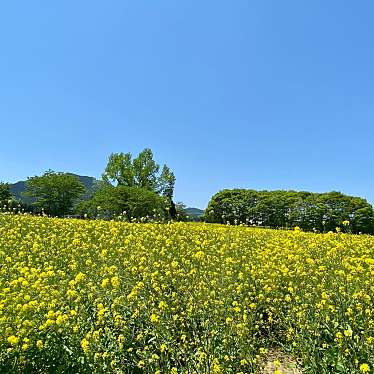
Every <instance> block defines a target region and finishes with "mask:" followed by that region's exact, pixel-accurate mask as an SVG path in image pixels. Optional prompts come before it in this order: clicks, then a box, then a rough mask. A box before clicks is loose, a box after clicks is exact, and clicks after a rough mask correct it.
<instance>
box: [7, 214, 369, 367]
mask: <svg viewBox="0 0 374 374" xmlns="http://www.w3.org/2000/svg"><path fill="white" fill-rule="evenodd" d="M373 299H374V237H370V236H365V235H360V236H359V235H357V236H355V235H349V234H342V233H335V234H334V233H329V234H313V233H303V232H301V231H299V230H296V231H275V230H266V229H256V228H248V227H232V226H223V225H209V224H193V223H172V224H131V223H121V222H106V221H89V220H87V221H84V220H73V219H52V218H43V217H31V216H23V215H10V214H3V215H0V372H1V373H109V372H112V373H152V374H156V373H159V374H163V373H173V374H176V373H236V374H239V373H242V374H244V373H256V372H260V371H259V370H260V369H259V368H260V366H261V362H263V360H264V359H265V358H266V355H267V352H268V350H271V349H281V350H282V351H283V352H288V353H290V354H291V355H292V356H293V357H297V358H299V359H300V360H301V362H302V367H303V368H304V370H305V371H306V372H309V373H369V372H373V367H374V307H373Z"/></svg>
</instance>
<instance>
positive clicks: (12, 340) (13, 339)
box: [7, 335, 19, 346]
mask: <svg viewBox="0 0 374 374" xmlns="http://www.w3.org/2000/svg"><path fill="white" fill-rule="evenodd" d="M7 340H8V343H9V344H10V345H12V346H15V345H17V344H18V342H19V338H17V336H14V335H11V336H9V337H8V339H7Z"/></svg>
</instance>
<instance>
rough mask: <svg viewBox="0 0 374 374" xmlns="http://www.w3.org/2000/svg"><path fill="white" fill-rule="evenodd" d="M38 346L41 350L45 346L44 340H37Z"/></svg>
mask: <svg viewBox="0 0 374 374" xmlns="http://www.w3.org/2000/svg"><path fill="white" fill-rule="evenodd" d="M36 346H37V347H38V348H39V349H42V348H43V346H44V344H43V341H42V340H37V342H36Z"/></svg>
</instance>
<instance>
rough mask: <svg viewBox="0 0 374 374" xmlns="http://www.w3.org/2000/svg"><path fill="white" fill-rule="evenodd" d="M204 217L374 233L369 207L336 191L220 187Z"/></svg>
mask: <svg viewBox="0 0 374 374" xmlns="http://www.w3.org/2000/svg"><path fill="white" fill-rule="evenodd" d="M205 220H206V221H207V222H215V223H228V222H229V223H230V224H241V223H244V224H252V225H253V224H254V225H260V226H268V227H273V228H280V227H285V228H286V227H295V226H299V227H300V228H302V229H303V230H307V231H309V230H310V231H312V230H314V231H316V230H317V231H320V232H326V231H332V230H335V229H336V228H337V227H339V228H341V229H345V230H349V231H350V232H353V233H359V232H362V233H374V212H373V207H372V206H371V205H370V204H369V203H368V202H367V201H366V200H364V199H362V198H360V197H353V196H347V195H344V194H342V193H340V192H328V193H312V192H297V191H255V190H245V189H234V190H223V191H220V192H218V193H217V194H215V195H214V196H213V197H212V199H211V200H210V202H209V205H208V208H207V209H206V211H205ZM347 221H349V224H348V222H347ZM343 222H344V224H343Z"/></svg>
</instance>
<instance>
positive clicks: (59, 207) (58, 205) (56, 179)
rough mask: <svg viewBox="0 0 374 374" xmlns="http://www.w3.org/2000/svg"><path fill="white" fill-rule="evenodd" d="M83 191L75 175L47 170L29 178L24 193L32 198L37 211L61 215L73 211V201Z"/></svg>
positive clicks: (82, 186)
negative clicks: (40, 174)
mask: <svg viewBox="0 0 374 374" xmlns="http://www.w3.org/2000/svg"><path fill="white" fill-rule="evenodd" d="M84 192H85V188H84V185H83V184H82V183H81V182H80V181H79V179H78V178H77V177H76V176H74V175H71V174H67V173H56V172H54V171H52V170H49V171H46V172H45V173H44V174H43V175H42V176H35V177H31V178H29V179H28V180H27V182H26V192H25V193H24V194H25V196H28V197H30V198H32V199H33V203H32V204H33V205H34V206H35V207H37V209H38V210H39V211H42V210H43V211H44V212H45V213H46V214H49V215H52V216H58V217H61V216H64V215H68V214H70V213H71V212H72V211H73V206H74V203H75V202H76V201H77V199H78V198H79V197H80V196H81V195H82V194H83V193H84Z"/></svg>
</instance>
